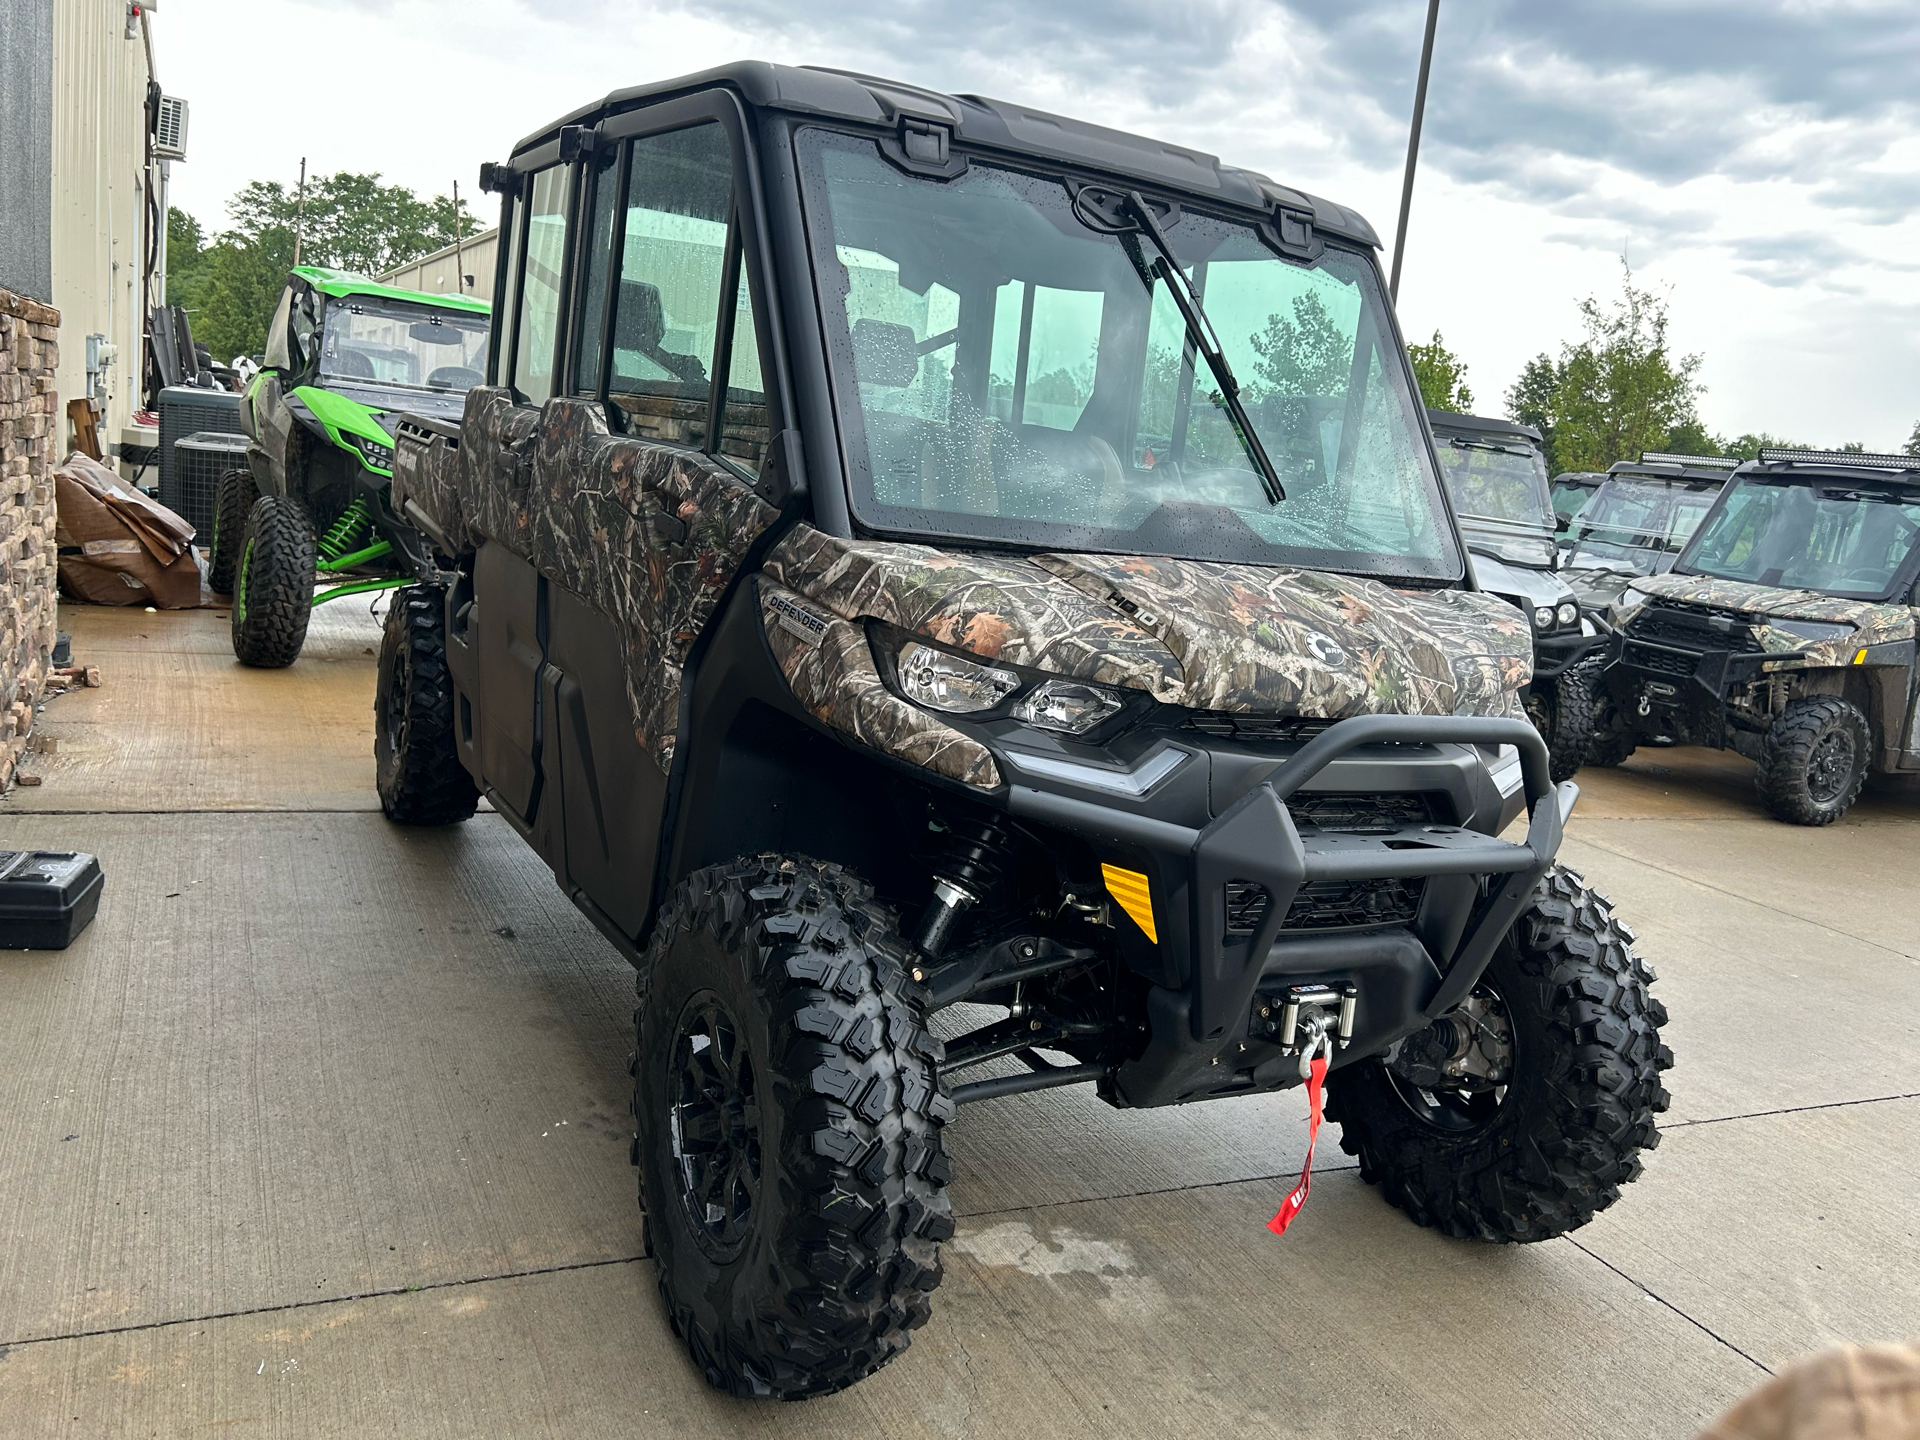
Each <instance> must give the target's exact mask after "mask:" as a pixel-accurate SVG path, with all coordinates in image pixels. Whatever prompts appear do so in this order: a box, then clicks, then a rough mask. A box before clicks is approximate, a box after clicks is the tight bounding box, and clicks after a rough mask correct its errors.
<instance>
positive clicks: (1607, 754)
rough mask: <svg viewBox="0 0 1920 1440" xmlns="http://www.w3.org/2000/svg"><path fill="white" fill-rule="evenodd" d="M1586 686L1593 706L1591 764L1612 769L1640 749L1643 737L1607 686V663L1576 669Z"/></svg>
mask: <svg viewBox="0 0 1920 1440" xmlns="http://www.w3.org/2000/svg"><path fill="white" fill-rule="evenodd" d="M1573 668H1574V669H1575V670H1577V671H1578V672H1579V675H1580V682H1581V684H1582V685H1584V686H1585V687H1586V691H1587V695H1588V703H1589V705H1590V706H1591V714H1592V729H1591V730H1590V732H1589V734H1588V738H1587V764H1589V765H1598V766H1600V767H1602V768H1603V769H1608V770H1611V769H1612V768H1613V767H1614V766H1616V765H1619V764H1622V763H1624V762H1625V761H1626V759H1627V757H1628V756H1630V755H1632V754H1633V752H1634V750H1635V749H1637V748H1638V746H1639V739H1640V737H1639V735H1638V734H1637V733H1636V731H1635V730H1634V727H1633V718H1632V716H1631V714H1630V713H1629V711H1628V709H1627V707H1626V706H1625V705H1623V704H1621V703H1620V700H1619V698H1618V697H1617V696H1615V695H1614V693H1613V692H1612V690H1611V689H1610V688H1609V687H1608V686H1607V684H1606V679H1605V668H1606V667H1605V662H1604V661H1593V660H1585V661H1582V662H1581V663H1580V664H1579V665H1577V666H1575V667H1573Z"/></svg>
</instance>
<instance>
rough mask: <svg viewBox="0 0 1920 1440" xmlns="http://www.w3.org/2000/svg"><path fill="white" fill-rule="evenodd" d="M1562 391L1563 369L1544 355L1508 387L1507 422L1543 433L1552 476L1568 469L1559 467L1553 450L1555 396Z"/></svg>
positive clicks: (1544, 447)
mask: <svg viewBox="0 0 1920 1440" xmlns="http://www.w3.org/2000/svg"><path fill="white" fill-rule="evenodd" d="M1559 388H1560V369H1559V367H1558V366H1557V365H1555V364H1554V363H1553V357H1552V356H1551V355H1548V354H1545V353H1542V354H1539V355H1536V356H1534V357H1533V359H1531V360H1529V361H1528V362H1527V363H1526V365H1525V366H1524V367H1522V369H1521V371H1520V378H1519V379H1517V380H1515V381H1514V382H1513V384H1512V385H1510V386H1508V387H1507V418H1508V419H1509V420H1518V421H1519V422H1520V423H1521V424H1522V425H1531V426H1532V427H1533V428H1534V429H1536V430H1538V431H1539V432H1540V439H1541V449H1542V450H1543V451H1544V452H1545V454H1546V459H1547V471H1548V473H1549V474H1553V475H1558V474H1559V473H1560V472H1561V471H1562V470H1564V469H1566V468H1567V467H1566V466H1564V465H1561V464H1559V463H1558V461H1557V460H1556V458H1555V455H1554V447H1553V395H1554V391H1556V390H1558V389H1559Z"/></svg>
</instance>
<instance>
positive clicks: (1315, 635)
mask: <svg viewBox="0 0 1920 1440" xmlns="http://www.w3.org/2000/svg"><path fill="white" fill-rule="evenodd" d="M1307 653H1308V654H1309V655H1311V656H1313V658H1314V659H1316V660H1318V661H1319V662H1320V663H1321V664H1322V665H1328V666H1331V667H1332V668H1334V669H1335V670H1338V669H1339V668H1340V667H1341V666H1343V665H1345V664H1346V663H1347V652H1346V651H1344V650H1342V649H1341V648H1340V646H1339V645H1338V644H1337V643H1336V642H1335V641H1334V639H1333V637H1332V636H1331V635H1322V634H1321V633H1320V632H1319V631H1318V630H1309V631H1308V632H1307Z"/></svg>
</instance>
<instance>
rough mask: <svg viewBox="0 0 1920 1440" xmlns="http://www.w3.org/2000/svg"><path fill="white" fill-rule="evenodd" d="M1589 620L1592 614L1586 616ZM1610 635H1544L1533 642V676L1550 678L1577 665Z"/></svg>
mask: <svg viewBox="0 0 1920 1440" xmlns="http://www.w3.org/2000/svg"><path fill="white" fill-rule="evenodd" d="M1586 618H1587V619H1588V620H1589V621H1591V620H1592V618H1593V617H1592V616H1588V617H1586ZM1611 639H1612V637H1611V636H1610V635H1546V636H1536V637H1535V639H1534V642H1533V678H1534V679H1535V680H1551V679H1553V678H1554V677H1555V676H1557V675H1559V674H1560V672H1561V671H1563V670H1565V669H1566V668H1567V667H1568V666H1570V665H1578V664H1579V663H1580V662H1581V661H1582V660H1584V659H1586V658H1587V656H1589V655H1591V654H1593V653H1594V651H1596V650H1599V649H1602V648H1603V647H1604V646H1606V644H1607V643H1608V642H1609V640H1611Z"/></svg>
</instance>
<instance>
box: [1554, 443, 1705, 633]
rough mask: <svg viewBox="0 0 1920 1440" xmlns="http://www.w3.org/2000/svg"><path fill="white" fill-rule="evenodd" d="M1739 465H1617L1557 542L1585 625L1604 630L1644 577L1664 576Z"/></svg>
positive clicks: (1663, 461)
mask: <svg viewBox="0 0 1920 1440" xmlns="http://www.w3.org/2000/svg"><path fill="white" fill-rule="evenodd" d="M1739 464H1740V462H1739V461H1738V460H1734V459H1730V458H1728V457H1725V456H1717V455H1662V454H1654V453H1651V452H1649V453H1647V454H1643V455H1642V456H1641V457H1640V458H1639V459H1638V460H1637V461H1634V460H1621V461H1618V462H1617V463H1615V464H1614V465H1613V466H1612V467H1611V468H1609V469H1608V471H1607V478H1606V480H1605V481H1604V482H1603V483H1602V484H1601V486H1600V488H1599V489H1598V490H1596V491H1595V492H1594V494H1593V498H1592V499H1591V500H1589V501H1588V502H1587V503H1586V504H1585V505H1584V506H1582V507H1581V510H1580V513H1579V514H1578V515H1577V516H1575V517H1574V520H1573V523H1572V524H1570V525H1569V526H1568V527H1567V532H1566V534H1565V535H1564V536H1562V537H1561V542H1560V578H1561V579H1563V580H1565V581H1566V582H1567V584H1568V585H1569V586H1570V587H1571V588H1572V590H1573V593H1574V595H1575V597H1576V598H1577V599H1578V600H1579V601H1580V608H1581V609H1582V610H1583V611H1585V612H1586V613H1587V614H1588V616H1589V617H1590V618H1592V617H1603V618H1602V623H1607V620H1609V619H1610V618H1611V613H1612V610H1613V606H1614V604H1615V602H1617V601H1618V600H1619V599H1620V596H1621V595H1622V594H1623V593H1624V592H1625V591H1626V588H1627V587H1628V586H1629V585H1631V584H1632V583H1633V582H1634V580H1635V578H1636V577H1638V576H1642V575H1664V574H1666V573H1667V572H1668V571H1669V570H1671V569H1673V562H1674V561H1676V560H1678V559H1679V558H1680V552H1681V551H1682V550H1684V549H1686V546H1687V541H1689V540H1691V539H1692V538H1693V532H1694V531H1696V530H1698V529H1699V528H1700V522H1701V521H1702V520H1704V519H1706V517H1707V512H1708V511H1709V510H1711V509H1712V508H1713V502H1714V497H1715V496H1717V495H1719V493H1720V489H1721V487H1722V486H1723V485H1725V484H1726V483H1727V476H1729V475H1730V474H1732V473H1733V471H1734V469H1735V468H1736V467H1737V466H1738V465H1739Z"/></svg>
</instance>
